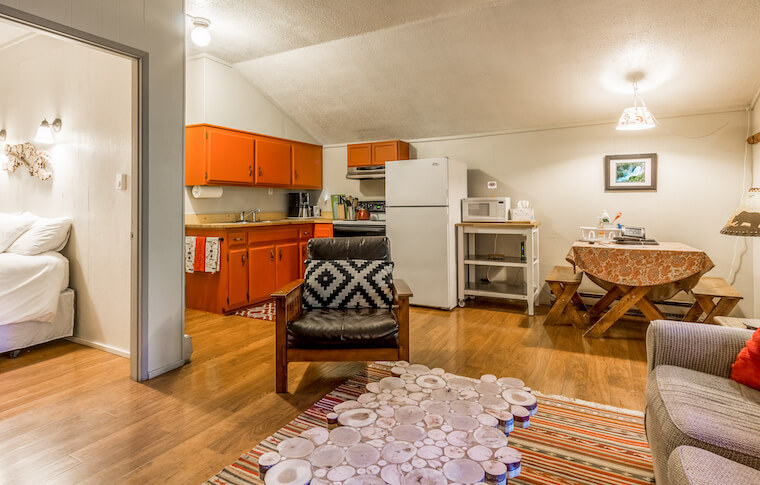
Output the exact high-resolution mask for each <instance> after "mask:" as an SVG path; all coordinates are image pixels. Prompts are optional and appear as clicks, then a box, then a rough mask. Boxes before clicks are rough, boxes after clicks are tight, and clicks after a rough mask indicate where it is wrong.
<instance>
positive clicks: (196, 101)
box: [185, 57, 319, 214]
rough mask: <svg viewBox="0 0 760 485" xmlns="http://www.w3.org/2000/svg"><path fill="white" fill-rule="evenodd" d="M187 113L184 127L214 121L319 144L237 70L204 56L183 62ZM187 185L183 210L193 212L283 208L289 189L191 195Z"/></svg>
mask: <svg viewBox="0 0 760 485" xmlns="http://www.w3.org/2000/svg"><path fill="white" fill-rule="evenodd" d="M186 83H187V87H186V94H185V95H186V106H187V109H186V113H185V119H186V122H187V124H188V125H191V124H196V123H209V124H212V125H218V126H224V127H227V128H236V129H238V130H245V131H251V132H254V133H260V134H262V135H271V136H277V137H280V138H287V139H289V140H296V141H303V142H306V143H319V142H318V141H317V140H315V139H314V138H313V137H312V136H311V135H309V134H308V133H307V132H306V131H304V129H303V128H301V127H300V126H299V125H298V124H297V123H296V122H295V121H293V120H292V119H291V118H290V117H289V116H288V115H286V114H285V113H284V112H282V111H281V110H280V109H279V108H278V107H277V106H275V105H274V104H273V103H272V102H271V101H269V99H267V98H266V97H265V96H264V95H263V94H262V93H261V92H260V91H259V90H258V89H256V88H255V87H254V86H253V85H252V84H251V83H249V82H248V81H247V80H246V79H245V78H244V77H243V76H242V75H240V73H238V72H237V71H236V70H235V69H233V68H232V67H230V66H229V65H227V64H225V63H224V62H221V61H218V60H216V59H212V58H208V57H196V58H193V59H190V60H188V61H187V77H186ZM190 189H191V188H190V187H188V188H186V189H185V212H186V213H195V214H210V213H226V212H239V211H241V210H243V209H253V208H259V209H261V210H262V211H263V212H283V211H285V210H286V209H287V195H286V194H287V193H288V192H289V190H285V189H273V190H272V194H269V193H268V190H267V189H261V188H251V187H225V188H224V195H222V197H220V198H218V199H195V198H193V196H192V195H191V193H190Z"/></svg>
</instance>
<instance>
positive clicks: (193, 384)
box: [0, 303, 646, 484]
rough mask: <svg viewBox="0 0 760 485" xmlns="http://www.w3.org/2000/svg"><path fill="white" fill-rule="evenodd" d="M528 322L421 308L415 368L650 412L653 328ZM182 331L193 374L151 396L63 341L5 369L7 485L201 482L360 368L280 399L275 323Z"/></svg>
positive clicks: (339, 369) (490, 313)
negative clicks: (516, 382) (585, 333)
mask: <svg viewBox="0 0 760 485" xmlns="http://www.w3.org/2000/svg"><path fill="white" fill-rule="evenodd" d="M522 312H524V306H523V307H522V308H521V307H519V306H514V307H505V306H504V305H503V304H489V303H481V304H479V305H477V306H475V307H470V308H466V309H457V310H454V311H452V312H443V311H437V310H428V309H416V308H413V309H412V314H411V327H412V334H411V342H412V343H411V360H412V361H413V362H421V363H425V364H427V365H429V366H431V367H433V366H437V367H443V368H445V369H446V370H448V371H451V372H454V373H459V374H464V375H469V376H474V377H478V376H480V375H482V374H483V373H493V374H497V375H499V376H515V377H519V378H521V379H523V380H525V382H526V383H527V385H529V386H531V387H532V388H534V389H536V390H538V391H541V392H543V393H546V394H563V395H565V396H569V397H575V398H580V399H585V400H590V401H596V402H600V403H604V404H610V405H613V406H618V407H625V408H631V409H637V410H643V408H644V387H645V380H646V362H645V360H646V357H645V345H644V332H645V324H643V323H641V322H621V324H620V325H618V326H615V327H613V328H612V330H611V331H610V332H609V336H608V337H607V338H604V339H584V338H582V337H581V332H580V331H578V330H576V329H574V328H573V327H572V326H562V327H544V326H543V325H542V323H543V319H544V317H543V316H536V317H533V318H528V317H527V316H525V315H523V314H522ZM540 313H543V314H545V313H546V309H542V311H541V312H540ZM186 321H187V326H186V331H187V333H189V334H190V335H192V336H193V344H194V347H195V353H194V354H193V358H192V362H191V363H190V364H189V365H187V366H185V367H183V368H181V369H177V370H175V371H173V372H170V373H168V374H165V375H163V376H160V377H158V378H155V379H153V380H151V381H149V382H147V383H142V384H140V383H136V382H133V381H131V380H129V378H128V373H129V365H128V361H127V360H126V359H124V358H121V357H116V356H113V355H111V354H107V353H104V352H101V351H98V350H94V349H91V348H87V347H82V346H80V345H77V344H74V343H71V342H67V341H60V342H55V343H50V344H45V345H41V346H38V347H35V348H33V349H31V350H30V351H25V352H23V353H22V355H21V356H20V357H19V358H17V359H15V360H11V359H8V358H7V357H5V356H0V483H16V484H20V483H93V484H96V483H97V484H100V483H117V482H119V483H123V482H127V483H138V482H139V483H199V482H202V481H203V480H204V479H206V478H207V477H209V476H210V475H212V474H214V473H215V472H216V471H217V470H219V469H221V468H222V467H224V466H225V465H227V464H229V463H231V462H233V461H234V460H235V459H236V458H237V457H238V455H239V454H240V453H241V452H243V451H245V450H247V449H249V448H251V447H252V446H254V445H255V444H257V443H258V442H259V441H261V440H262V439H263V438H265V437H266V436H268V435H269V434H271V433H272V432H273V431H275V430H277V429H278V428H280V427H281V426H283V425H284V424H286V423H287V422H288V421H289V420H291V419H292V418H293V417H295V416H296V415H297V414H298V413H299V412H301V411H303V410H304V409H306V408H308V407H309V406H310V405H311V404H312V403H313V402H315V401H316V400H318V399H319V398H320V397H321V396H322V395H324V394H325V393H327V392H328V391H330V390H331V389H332V388H333V387H335V386H337V385H338V384H339V383H340V382H341V381H342V380H343V379H345V378H347V377H348V376H350V375H352V374H353V373H355V372H356V371H358V370H360V369H361V366H362V365H363V364H359V363H355V364H354V363H349V364H331V363H324V364H291V368H290V391H291V394H288V395H277V394H275V393H274V392H273V389H274V375H273V365H272V363H273V359H274V324H273V323H271V322H264V321H260V320H252V319H247V318H243V317H235V316H230V317H221V316H217V315H211V314H207V313H202V312H197V311H188V312H187V319H186Z"/></svg>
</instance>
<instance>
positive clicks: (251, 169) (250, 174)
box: [248, 165, 253, 177]
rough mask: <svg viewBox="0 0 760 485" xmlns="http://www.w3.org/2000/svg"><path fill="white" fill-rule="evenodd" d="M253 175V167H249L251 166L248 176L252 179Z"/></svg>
mask: <svg viewBox="0 0 760 485" xmlns="http://www.w3.org/2000/svg"><path fill="white" fill-rule="evenodd" d="M252 175H253V167H251V166H250V165H249V166H248V176H249V177H250V176H252Z"/></svg>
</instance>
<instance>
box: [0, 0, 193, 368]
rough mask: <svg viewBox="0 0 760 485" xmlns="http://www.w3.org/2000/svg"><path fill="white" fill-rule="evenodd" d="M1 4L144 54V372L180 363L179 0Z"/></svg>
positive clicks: (32, 0) (181, 117)
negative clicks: (146, 167) (146, 71)
mask: <svg viewBox="0 0 760 485" xmlns="http://www.w3.org/2000/svg"><path fill="white" fill-rule="evenodd" d="M0 5H5V6H8V7H11V8H15V9H19V10H22V11H24V12H27V13H29V14H32V15H36V16H39V17H42V18H45V19H47V20H49V21H53V22H57V23H60V24H63V25H65V26H68V27H70V28H74V29H79V30H81V31H83V32H86V33H89V34H91V35H97V36H101V37H104V38H107V39H109V40H111V41H114V42H119V43H121V44H124V45H127V46H130V47H133V48H136V49H141V50H143V51H145V52H148V54H149V62H148V64H149V65H148V67H149V83H148V93H147V95H148V103H147V109H148V116H149V119H148V130H149V132H148V140H147V142H148V150H149V153H148V156H149V176H148V179H147V181H146V183H145V185H144V186H143V190H144V191H145V193H146V194H147V198H148V201H149V206H148V220H147V221H145V228H146V229H147V231H148V238H149V239H148V245H147V246H148V247H147V248H145V254H144V257H145V258H147V266H148V270H147V272H146V273H147V274H145V275H143V279H142V284H143V286H144V288H147V290H148V292H149V298H148V299H147V300H145V301H143V305H144V308H145V309H146V313H147V321H146V322H145V333H144V334H145V339H146V341H147V343H146V345H147V347H148V355H147V361H146V366H147V369H148V375H150V376H151V377H152V376H155V375H158V374H160V373H163V372H166V371H167V370H170V369H172V368H175V367H178V366H180V365H182V362H183V361H182V335H183V333H184V304H183V295H184V287H183V285H184V273H183V261H182V259H183V250H182V247H183V245H182V244H183V235H184V225H183V219H182V195H181V193H182V188H181V187H182V186H183V184H184V180H183V150H184V121H185V119H184V118H185V116H184V85H185V79H184V77H185V74H184V73H185V43H184V36H185V18H184V13H183V10H184V2H183V1H182V0H133V1H127V2H115V1H113V0H56V1H50V0H3V1H2V3H0Z"/></svg>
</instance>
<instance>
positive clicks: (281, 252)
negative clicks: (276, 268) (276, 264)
mask: <svg viewBox="0 0 760 485" xmlns="http://www.w3.org/2000/svg"><path fill="white" fill-rule="evenodd" d="M280 261H282V249H280Z"/></svg>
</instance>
